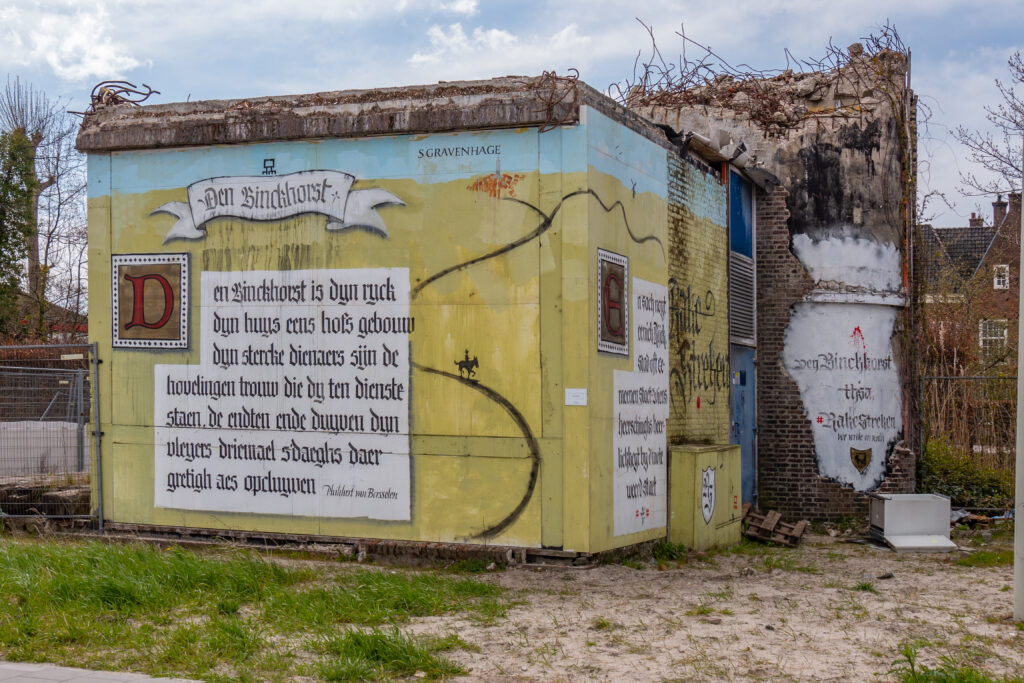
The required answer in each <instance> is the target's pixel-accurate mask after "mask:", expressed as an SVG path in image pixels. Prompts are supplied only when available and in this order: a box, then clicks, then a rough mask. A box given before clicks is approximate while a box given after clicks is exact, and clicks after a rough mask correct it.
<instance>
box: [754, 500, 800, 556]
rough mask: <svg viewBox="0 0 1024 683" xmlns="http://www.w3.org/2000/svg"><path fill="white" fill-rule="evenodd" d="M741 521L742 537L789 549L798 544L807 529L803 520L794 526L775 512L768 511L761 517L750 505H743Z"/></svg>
mask: <svg viewBox="0 0 1024 683" xmlns="http://www.w3.org/2000/svg"><path fill="white" fill-rule="evenodd" d="M743 521H744V522H746V529H745V530H744V531H743V535H744V536H746V537H747V538H753V539H755V540H757V541H765V542H768V543H780V544H782V545H784V546H788V547H790V548H793V547H795V546H796V544H797V543H799V542H800V537H801V536H803V535H804V530H805V529H807V522H806V521H805V520H800V521H799V522H797V523H796V524H788V523H786V522H783V521H782V515H780V514H779V513H778V512H776V511H775V510H769V511H768V514H764V515H762V514H761V513H760V512H756V511H755V510H753V509H752V508H751V506H750V503H744V504H743Z"/></svg>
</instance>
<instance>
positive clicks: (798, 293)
mask: <svg viewBox="0 0 1024 683" xmlns="http://www.w3.org/2000/svg"><path fill="white" fill-rule="evenodd" d="M788 194H789V193H788V192H787V190H785V189H783V188H777V189H776V190H775V191H774V192H773V193H772V194H770V195H765V194H761V195H759V196H758V198H757V216H756V220H757V315H758V318H757V335H758V348H757V359H758V370H757V410H758V420H757V425H758V434H757V440H758V449H757V450H758V467H757V477H758V494H759V500H758V503H759V506H760V507H761V509H774V510H779V511H780V512H782V513H783V514H784V515H785V516H787V517H791V518H794V519H798V518H806V519H818V520H821V519H833V520H834V519H840V518H843V517H864V516H866V514H867V509H868V497H867V496H866V495H865V494H863V493H859V492H857V491H855V490H854V489H853V488H851V487H849V486H842V485H840V484H838V483H837V482H835V481H833V480H830V479H826V478H823V477H821V476H819V474H818V464H817V458H816V455H815V448H814V439H813V437H812V435H811V423H810V421H809V420H808V418H807V416H806V414H805V411H804V405H803V402H802V400H801V398H800V390H799V389H798V387H797V384H796V382H795V381H793V378H792V377H790V375H789V373H788V372H787V371H786V369H785V368H784V367H783V363H782V350H783V342H784V339H785V334H786V326H787V325H788V324H789V318H790V313H791V309H792V307H793V305H794V304H796V303H797V302H799V301H801V300H802V299H803V297H804V296H805V295H806V294H807V293H809V292H810V291H811V290H812V289H813V288H814V282H813V281H812V279H811V277H810V276H809V275H808V274H807V271H806V270H805V269H804V268H803V266H802V265H801V264H800V262H799V261H798V260H797V258H796V257H795V256H794V255H793V253H792V251H791V250H790V246H791V245H790V232H789V226H788V224H789V211H788V210H787V208H786V204H787V201H788ZM897 326H898V329H897V331H896V334H895V335H894V337H895V339H894V347H895V348H894V354H895V355H896V357H897V358H899V357H901V356H902V355H903V354H902V353H901V352H900V349H899V348H898V346H899V344H898V341H897V340H898V339H899V337H900V330H899V323H897ZM914 476H915V461H914V455H913V453H911V452H910V451H907V450H904V449H902V448H898V447H897V448H896V449H895V451H894V452H893V454H892V455H891V456H890V458H889V465H888V468H887V471H886V478H885V480H884V481H883V482H882V485H881V486H880V487H879V489H878V490H879V492H911V491H913V490H914Z"/></svg>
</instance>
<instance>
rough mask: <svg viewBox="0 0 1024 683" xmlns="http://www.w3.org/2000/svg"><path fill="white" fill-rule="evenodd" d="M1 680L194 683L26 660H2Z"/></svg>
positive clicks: (6, 681)
mask: <svg viewBox="0 0 1024 683" xmlns="http://www.w3.org/2000/svg"><path fill="white" fill-rule="evenodd" d="M0 681H2V682H3V683H13V682H14V681H28V682H29V683H31V682H33V681H34V682H36V683H38V681H60V682H61V683H71V682H72V681H74V683H115V682H116V683H126V682H129V681H161V682H162V683H192V682H191V681H190V680H189V679H186V678H153V677H152V676H145V675H143V674H129V673H119V672H114V671H93V670H91V669H73V668H71V667H67V666H55V665H53V664H29V663H25V662H2V661H0Z"/></svg>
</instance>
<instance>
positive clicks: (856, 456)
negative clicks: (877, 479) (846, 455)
mask: <svg viewBox="0 0 1024 683" xmlns="http://www.w3.org/2000/svg"><path fill="white" fill-rule="evenodd" d="M871 450H872V449H870V448H865V449H863V450H861V449H860V448H850V461H851V462H853V466H854V467H856V468H857V471H858V472H860V473H861V474H864V472H866V471H867V469H868V465H870V464H871Z"/></svg>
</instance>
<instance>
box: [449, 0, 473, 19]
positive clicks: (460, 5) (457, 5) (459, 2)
mask: <svg viewBox="0 0 1024 683" xmlns="http://www.w3.org/2000/svg"><path fill="white" fill-rule="evenodd" d="M476 5H477V2H476V0H452V2H445V3H441V9H443V10H445V11H446V12H454V13H455V14H465V15H466V16H468V17H471V16H473V15H474V14H476V13H477V11H478V10H477V6H476Z"/></svg>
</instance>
